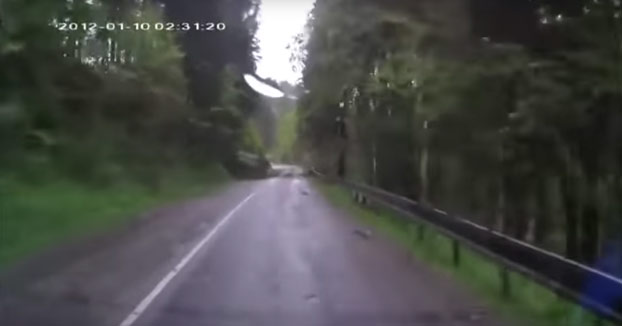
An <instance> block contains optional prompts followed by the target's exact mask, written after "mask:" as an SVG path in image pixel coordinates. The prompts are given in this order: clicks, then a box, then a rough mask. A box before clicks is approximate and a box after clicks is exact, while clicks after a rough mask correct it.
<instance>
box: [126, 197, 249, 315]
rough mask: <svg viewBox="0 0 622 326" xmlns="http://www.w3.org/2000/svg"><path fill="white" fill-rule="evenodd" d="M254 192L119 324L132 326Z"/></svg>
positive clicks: (219, 223)
mask: <svg viewBox="0 0 622 326" xmlns="http://www.w3.org/2000/svg"><path fill="white" fill-rule="evenodd" d="M254 196H255V194H254V193H253V194H250V195H249V196H248V197H246V199H244V200H243V201H242V202H240V203H239V204H238V205H237V206H236V207H235V208H233V209H232V210H231V211H230V212H229V214H227V215H226V216H225V217H223V218H222V219H221V220H220V222H218V224H216V226H215V227H214V228H213V229H212V230H211V231H210V232H209V233H208V234H207V235H206V236H205V237H204V238H203V239H202V240H201V242H199V243H198V244H197V245H196V246H195V247H194V248H193V249H192V250H191V251H190V252H189V253H188V254H187V255H186V256H185V257H184V258H183V259H182V260H181V261H180V262H179V263H178V264H177V265H175V268H173V270H171V271H170V272H168V274H166V276H165V277H164V278H163V279H162V280H161V281H160V282H159V283H158V285H156V287H155V288H154V289H153V290H151V292H150V293H149V294H148V295H147V296H146V297H145V298H144V299H143V300H142V301H141V302H140V303H139V304H138V306H136V308H134V310H132V312H131V313H130V314H129V315H128V316H127V317H125V319H124V320H123V322H121V324H120V325H119V326H132V325H133V324H134V323H135V322H136V320H138V318H139V317H140V316H141V315H142V314H143V313H144V312H145V310H147V308H148V307H149V305H150V304H151V303H152V302H153V300H155V298H157V296H158V295H159V294H160V293H161V292H162V291H163V290H164V288H165V287H166V286H167V285H168V283H170V282H171V281H172V280H173V278H174V277H175V276H176V275H177V274H179V272H180V271H181V270H182V269H183V268H184V267H185V266H186V265H187V264H188V263H189V262H190V260H192V258H194V256H195V255H196V254H197V253H198V252H199V250H201V248H203V246H204V245H205V244H206V243H207V242H208V241H209V240H210V239H211V238H212V237H213V236H214V235H215V234H216V232H218V230H219V229H220V228H221V227H223V226H224V225H225V223H227V221H228V220H229V219H231V217H233V215H235V213H236V212H237V211H238V210H239V209H240V208H242V206H244V204H246V203H247V202H248V201H249V200H251V198H253V197H254Z"/></svg>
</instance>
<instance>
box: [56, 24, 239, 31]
mask: <svg viewBox="0 0 622 326" xmlns="http://www.w3.org/2000/svg"><path fill="white" fill-rule="evenodd" d="M54 26H56V28H57V29H58V30H60V31H64V32H72V31H98V30H107V31H182V32H186V31H206V32H209V31H224V30H225V29H227V25H226V24H225V23H222V22H221V23H212V22H207V23H198V22H197V23H185V22H184V23H171V22H168V23H112V22H109V23H105V24H99V23H93V22H89V23H76V22H59V23H55V24H54Z"/></svg>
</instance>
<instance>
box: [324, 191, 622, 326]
mask: <svg viewBox="0 0 622 326" xmlns="http://www.w3.org/2000/svg"><path fill="white" fill-rule="evenodd" d="M315 185H316V186H317V188H318V189H319V190H320V192H321V193H323V194H324V196H325V197H326V198H327V199H328V200H329V201H330V202H332V203H333V204H334V205H335V206H337V207H340V208H342V209H345V210H347V211H348V212H350V213H351V215H353V216H355V217H356V218H358V219H359V220H361V221H362V222H363V224H365V225H367V226H369V227H371V228H373V229H375V230H377V231H378V232H381V233H384V234H386V235H388V236H389V237H390V238H392V239H394V240H395V241H397V242H398V243H399V244H401V245H403V246H405V247H407V248H408V249H409V251H411V252H412V254H413V255H414V256H415V257H416V258H417V259H419V260H421V261H423V262H425V263H427V264H428V265H429V266H431V267H432V268H434V269H436V270H438V271H439V272H443V273H449V274H450V275H451V276H452V277H453V278H454V279H457V280H459V281H460V282H461V283H463V284H465V285H466V286H467V288H470V289H471V290H473V291H474V292H475V293H477V294H478V295H479V296H480V297H481V298H483V300H484V301H485V302H486V303H487V304H488V305H490V306H491V307H493V308H494V309H495V311H497V312H499V313H500V314H501V315H502V316H504V317H506V318H507V319H508V320H513V321H516V322H518V323H519V324H518V325H526V326H527V325H529V326H531V325H534V326H596V325H599V326H608V325H611V326H613V325H614V324H609V323H606V322H602V323H599V321H598V319H597V318H596V317H595V316H594V315H593V314H591V313H590V312H588V311H586V310H584V309H583V308H581V307H580V306H578V305H576V304H573V303H571V302H568V301H566V300H564V299H562V298H559V297H558V296H557V295H556V294H555V293H553V292H552V291H550V290H548V289H546V288H544V287H542V286H540V285H538V284H537V283H535V282H532V281H531V280H529V279H527V278H526V277H524V276H522V275H520V274H518V273H510V284H511V295H510V297H509V298H503V296H502V294H501V281H500V271H499V267H498V266H497V265H496V264H494V263H493V262H492V261H490V260H488V259H487V258H485V257H483V256H481V255H480V254H478V253H476V252H473V251H471V250H469V249H468V248H466V247H464V246H461V248H460V249H461V261H460V266H459V267H457V268H456V267H454V265H453V261H452V242H451V239H449V238H448V237H446V236H445V235H443V234H441V233H439V232H436V231H435V230H433V229H432V228H430V227H426V228H425V229H424V230H425V231H424V236H423V239H422V240H419V238H418V235H417V229H418V226H419V225H418V224H417V223H416V222H412V221H407V220H406V219H405V218H404V217H400V216H398V215H397V214H396V213H393V212H391V211H389V210H386V209H380V208H377V207H376V208H363V207H361V206H359V205H357V204H356V203H355V202H354V201H353V200H352V198H351V196H350V194H349V192H348V191H347V190H345V189H343V188H341V187H340V186H339V185H336V184H328V183H324V182H321V181H318V182H315Z"/></svg>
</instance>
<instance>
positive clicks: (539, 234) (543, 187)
mask: <svg viewBox="0 0 622 326" xmlns="http://www.w3.org/2000/svg"><path fill="white" fill-rule="evenodd" d="M536 187H537V189H536V193H535V196H536V224H535V230H534V242H535V243H536V244H538V245H542V244H543V243H544V241H545V240H546V236H547V234H548V232H549V224H550V223H549V220H550V215H551V214H552V212H551V209H550V205H549V202H550V200H549V192H548V189H549V188H548V179H547V178H545V177H543V178H538V179H537V180H536Z"/></svg>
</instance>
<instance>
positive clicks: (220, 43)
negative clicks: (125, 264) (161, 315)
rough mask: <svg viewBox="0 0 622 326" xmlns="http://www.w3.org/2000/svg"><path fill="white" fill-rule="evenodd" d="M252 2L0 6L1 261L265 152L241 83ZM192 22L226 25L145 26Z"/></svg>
mask: <svg viewBox="0 0 622 326" xmlns="http://www.w3.org/2000/svg"><path fill="white" fill-rule="evenodd" d="M258 8H259V1H255V0H234V1H226V2H225V1H189V0H185V1H181V0H174V1H173V0H171V1H150V0H101V1H98V0H94V1H91V0H35V1H23V0H2V1H0V211H1V212H2V221H1V222H2V229H3V230H2V231H3V232H2V233H3V234H2V237H0V248H2V249H1V250H0V261H2V260H3V259H5V258H7V257H12V256H15V255H18V251H28V250H29V249H28V248H27V247H32V248H34V247H38V246H41V245H42V244H46V243H49V242H52V241H53V240H54V239H58V238H62V237H64V236H66V234H65V232H70V230H72V231H71V232H78V230H82V229H83V228H85V227H87V226H88V225H90V224H93V223H95V222H93V221H95V220H97V221H101V223H103V225H108V224H110V223H109V222H108V221H109V220H110V219H111V217H114V216H117V215H131V214H135V213H133V212H136V211H140V210H141V209H144V208H145V205H146V203H147V202H149V203H150V205H153V204H155V203H157V202H159V201H161V200H162V199H163V198H161V197H164V198H169V197H171V196H172V194H171V192H172V190H171V189H173V188H174V189H177V190H179V191H177V190H175V191H174V193H175V194H176V196H177V195H179V196H182V194H185V193H187V191H188V190H187V188H193V189H194V188H197V187H198V188H200V189H203V188H205V187H206V185H207V184H211V183H214V182H216V181H218V182H220V181H222V180H224V179H226V178H227V175H228V174H235V173H236V172H237V171H236V169H238V168H239V166H236V164H235V154H236V152H238V151H239V150H244V151H247V152H252V153H257V154H263V148H262V146H263V145H262V143H261V139H260V136H259V133H258V132H257V130H256V128H255V127H254V125H253V123H251V119H249V117H251V116H253V112H255V111H256V110H257V107H258V106H259V105H261V102H259V101H257V96H258V95H256V94H255V93H254V92H253V91H252V90H251V89H250V88H248V87H246V86H245V85H244V84H243V80H242V74H243V73H249V72H253V71H254V69H255V55H256V50H257V41H256V40H255V36H254V35H255V31H256V29H257V13H258ZM199 21H200V22H214V23H223V24H224V25H226V29H224V30H222V31H209V32H208V31H197V30H190V31H186V32H172V31H167V30H156V29H155V28H153V26H156V24H158V23H160V24H162V23H168V22H172V23H183V22H199ZM60 23H64V24H65V26H67V24H72V23H75V24H77V25H78V26H82V25H83V24H88V25H91V24H97V26H106V24H117V23H123V24H126V25H130V24H132V23H141V24H150V25H151V26H152V28H151V29H149V30H120V29H105V28H104V29H84V28H77V29H74V30H71V29H68V28H65V29H61V28H59V24H60ZM223 166H224V167H225V168H227V169H228V170H229V171H228V172H229V173H227V171H224V169H223V168H222V167H223ZM191 186H192V187H191ZM178 193H179V194H178ZM90 215H102V216H101V217H95V216H93V217H90ZM87 217H88V218H87ZM115 218H116V219H118V217H115ZM113 220H114V219H113ZM97 223H100V222H97ZM97 223H95V224H97ZM100 226H102V225H100V224H97V225H94V226H89V228H91V229H92V228H98V227H100ZM33 230H34V231H33ZM25 232H28V233H25ZM80 232H82V231H80ZM26 234H28V236H25V235H26ZM22 235H24V236H22ZM7 259H8V258H7Z"/></svg>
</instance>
